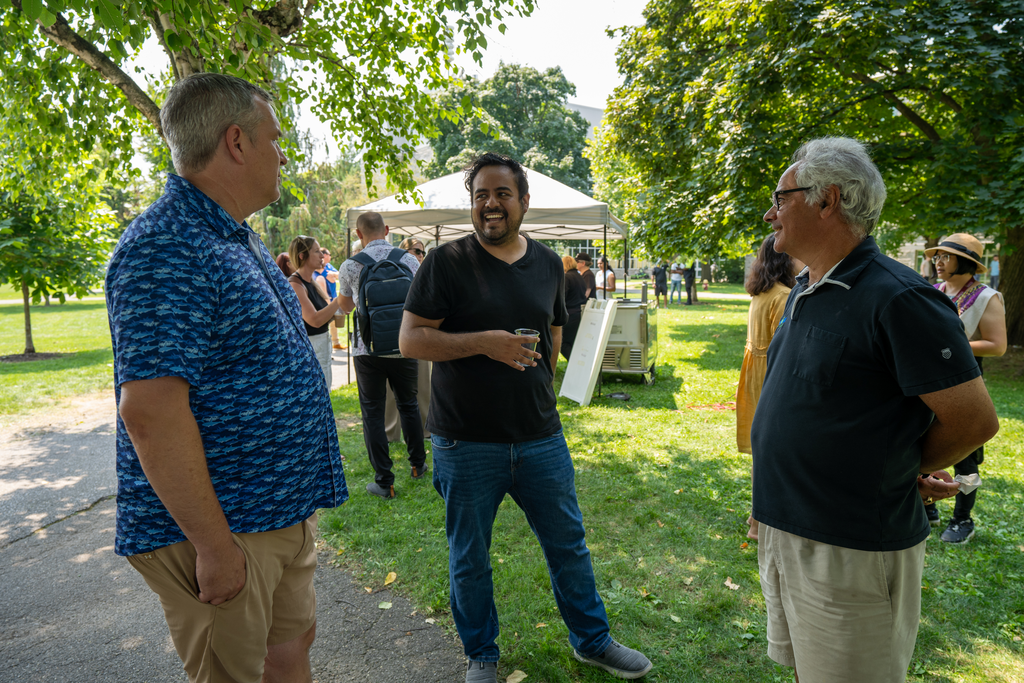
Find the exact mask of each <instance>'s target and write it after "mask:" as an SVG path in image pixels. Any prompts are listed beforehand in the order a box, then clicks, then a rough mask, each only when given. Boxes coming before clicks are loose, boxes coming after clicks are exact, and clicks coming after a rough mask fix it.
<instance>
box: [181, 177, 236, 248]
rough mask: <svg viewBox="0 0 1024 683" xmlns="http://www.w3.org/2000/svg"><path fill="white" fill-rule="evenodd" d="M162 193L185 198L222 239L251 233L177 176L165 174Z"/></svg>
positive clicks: (199, 191)
mask: <svg viewBox="0 0 1024 683" xmlns="http://www.w3.org/2000/svg"><path fill="white" fill-rule="evenodd" d="M164 193H165V194H169V195H178V196H182V197H184V198H186V199H187V200H188V201H189V203H190V204H191V205H192V207H193V208H195V209H196V210H198V211H199V212H200V213H202V214H204V215H205V217H206V219H207V220H206V224H207V225H208V226H209V227H210V229H212V230H213V231H214V232H215V233H217V234H218V235H219V236H220V237H222V238H225V239H227V238H228V237H231V236H234V235H238V234H244V233H247V232H252V228H250V227H249V224H248V223H247V222H245V221H242V222H241V223H238V222H237V221H236V220H235V219H234V218H232V217H231V214H229V213H228V212H227V211H225V210H224V207H222V206H221V205H220V204H218V203H217V202H215V201H213V200H212V199H210V198H209V197H207V196H206V195H205V194H203V192H202V190H200V189H199V188H198V187H196V186H195V185H193V184H192V183H190V182H189V181H187V180H185V179H184V178H182V177H181V176H179V175H175V174H173V173H168V174H167V185H166V186H165V187H164Z"/></svg>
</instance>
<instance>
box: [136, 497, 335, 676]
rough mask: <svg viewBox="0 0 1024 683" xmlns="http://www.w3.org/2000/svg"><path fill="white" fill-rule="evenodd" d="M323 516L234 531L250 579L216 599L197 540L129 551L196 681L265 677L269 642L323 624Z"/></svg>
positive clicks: (275, 641) (271, 642)
mask: <svg viewBox="0 0 1024 683" xmlns="http://www.w3.org/2000/svg"><path fill="white" fill-rule="evenodd" d="M316 519H317V518H316V515H313V516H312V517H310V518H309V519H307V520H306V521H304V522H300V523H299V524H294V525H292V526H290V527H288V528H286V529H278V530H276V531H265V532H262V533H254V534H233V536H234V539H235V543H236V544H237V545H238V547H239V548H241V549H242V552H243V553H245V586H243V587H242V590H241V591H240V592H239V593H238V595H236V596H235V597H233V598H231V599H230V600H228V601H227V602H225V603H222V604H220V605H217V606H213V605H210V604H207V603H203V602H199V586H198V585H197V583H196V550H195V546H193V545H192V544H191V543H190V542H188V541H183V542H181V543H175V544H174V545H169V546H166V547H163V548H159V549H157V550H154V551H152V552H149V553H141V554H139V555H132V556H131V557H129V558H127V559H128V562H129V563H130V564H131V565H132V567H134V568H135V569H136V570H137V571H138V572H139V573H140V574H142V578H143V579H145V580H146V583H147V584H148V585H149V587H150V588H151V589H152V590H153V592H154V593H156V594H157V596H158V597H159V598H160V604H161V605H162V606H163V608H164V617H165V618H166V619H167V626H168V627H169V628H170V630H171V640H173V641H174V649H175V650H177V651H178V656H179V657H181V661H182V663H183V664H184V665H185V672H186V673H187V674H188V678H189V681H191V682H192V683H259V681H260V679H262V678H263V660H264V659H265V658H266V656H267V646H268V645H280V644H281V643H287V642H288V641H290V640H294V639H295V638H298V637H299V636H301V635H302V634H304V633H305V632H306V631H308V630H309V629H311V628H312V627H313V625H314V624H316V592H315V591H314V589H313V572H314V571H315V570H316V545H315V539H314V537H315V534H316Z"/></svg>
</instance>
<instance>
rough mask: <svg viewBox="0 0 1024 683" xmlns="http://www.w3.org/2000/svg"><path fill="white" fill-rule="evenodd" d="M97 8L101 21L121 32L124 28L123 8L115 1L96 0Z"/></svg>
mask: <svg viewBox="0 0 1024 683" xmlns="http://www.w3.org/2000/svg"><path fill="white" fill-rule="evenodd" d="M95 10H96V14H97V15H98V17H99V20H100V23H102V24H103V25H104V26H106V27H107V28H109V29H111V30H114V31H117V32H119V33H120V32H121V31H123V30H124V19H123V18H122V17H121V8H120V7H118V6H117V5H115V4H114V3H113V2H111V1H110V0H96V5H95Z"/></svg>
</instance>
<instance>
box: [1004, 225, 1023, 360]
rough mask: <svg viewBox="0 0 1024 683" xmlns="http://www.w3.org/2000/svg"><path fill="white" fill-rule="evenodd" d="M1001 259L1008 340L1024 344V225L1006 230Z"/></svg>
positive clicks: (1015, 344)
mask: <svg viewBox="0 0 1024 683" xmlns="http://www.w3.org/2000/svg"><path fill="white" fill-rule="evenodd" d="M1002 253H1003V256H1002V257H1000V259H999V262H1000V263H999V265H1000V270H999V272H1000V275H999V291H1001V292H1002V293H1003V298H1004V299H1005V301H1006V340H1007V341H1008V342H1009V343H1010V344H1012V345H1014V346H1024V226H1017V227H1016V228H1010V229H1009V230H1007V231H1006V244H1004V245H1003V250H1002Z"/></svg>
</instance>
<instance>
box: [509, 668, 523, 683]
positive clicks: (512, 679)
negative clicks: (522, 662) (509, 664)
mask: <svg viewBox="0 0 1024 683" xmlns="http://www.w3.org/2000/svg"><path fill="white" fill-rule="evenodd" d="M524 678H526V674H525V673H523V672H522V671H520V670H519V669H516V670H515V671H513V672H512V674H511V675H510V676H509V677H508V678H506V679H505V683H520V681H522V680H523V679H524Z"/></svg>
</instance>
